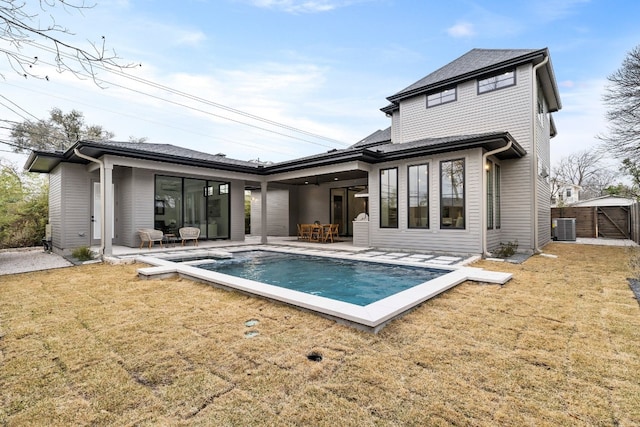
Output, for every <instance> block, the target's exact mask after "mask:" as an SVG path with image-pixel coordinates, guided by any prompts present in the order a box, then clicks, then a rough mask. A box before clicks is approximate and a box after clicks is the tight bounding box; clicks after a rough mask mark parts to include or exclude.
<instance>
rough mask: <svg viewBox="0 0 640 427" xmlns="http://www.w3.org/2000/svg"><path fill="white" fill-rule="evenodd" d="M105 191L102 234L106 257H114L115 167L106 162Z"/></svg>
mask: <svg viewBox="0 0 640 427" xmlns="http://www.w3.org/2000/svg"><path fill="white" fill-rule="evenodd" d="M102 188H103V189H104V198H103V201H104V205H103V207H102V209H103V212H104V216H103V218H102V221H103V230H104V232H103V233H104V234H102V239H103V246H104V255H106V256H111V255H113V247H112V240H113V237H112V236H113V222H114V221H113V219H114V218H113V214H114V212H113V211H114V206H113V165H111V164H109V163H108V162H105V165H104V185H103V187H102Z"/></svg>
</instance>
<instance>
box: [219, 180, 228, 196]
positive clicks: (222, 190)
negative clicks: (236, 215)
mask: <svg viewBox="0 0 640 427" xmlns="http://www.w3.org/2000/svg"><path fill="white" fill-rule="evenodd" d="M218 194H229V184H228V183H225V184H220V185H219V186H218Z"/></svg>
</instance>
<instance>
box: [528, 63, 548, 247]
mask: <svg viewBox="0 0 640 427" xmlns="http://www.w3.org/2000/svg"><path fill="white" fill-rule="evenodd" d="M547 62H549V56H547V57H546V58H544V60H543V61H542V62H541V63H539V64H538V65H534V66H533V78H532V79H531V80H532V82H533V96H532V99H533V108H532V109H531V112H532V115H531V128H532V136H533V141H532V142H531V147H532V149H531V152H532V153H533V156H534V157H533V165H532V167H531V169H532V172H533V174H532V177H533V251H534V252H535V253H540V252H542V251H541V250H540V248H539V247H538V228H539V226H538V139H537V132H536V127H537V124H536V114H537V110H538V68H540V67H542V66H544V65H546V64H547Z"/></svg>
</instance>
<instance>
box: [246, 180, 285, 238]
mask: <svg viewBox="0 0 640 427" xmlns="http://www.w3.org/2000/svg"><path fill="white" fill-rule="evenodd" d="M261 200H262V195H261V192H260V191H259V190H254V191H251V234H253V235H259V234H261V233H262V225H261V223H260V218H261V216H262V205H261ZM267 235H268V236H289V190H286V189H279V188H276V189H269V190H267Z"/></svg>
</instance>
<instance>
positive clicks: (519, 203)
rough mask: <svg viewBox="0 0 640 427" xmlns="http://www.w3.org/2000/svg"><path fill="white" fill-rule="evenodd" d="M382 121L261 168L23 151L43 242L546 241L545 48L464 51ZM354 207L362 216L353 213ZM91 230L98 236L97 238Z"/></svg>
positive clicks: (161, 153) (556, 101) (132, 150)
mask: <svg viewBox="0 0 640 427" xmlns="http://www.w3.org/2000/svg"><path fill="white" fill-rule="evenodd" d="M388 101H389V102H390V103H389V105H387V106H386V107H384V108H382V111H383V112H384V113H385V114H386V115H387V116H388V117H389V118H390V120H391V126H390V127H389V128H388V129H385V130H380V131H376V132H374V133H373V134H371V135H370V136H368V137H366V138H365V139H363V140H361V141H359V142H358V143H356V144H354V145H353V146H351V147H349V148H347V149H343V150H331V151H329V152H326V153H321V154H318V155H315V156H309V157H305V158H301V159H295V160H291V161H285V162H280V163H275V164H270V165H258V164H255V163H251V162H245V161H240V160H234V159H230V158H227V157H225V156H224V155H210V154H206V153H199V152H196V151H193V150H189V149H185V148H181V147H177V146H174V145H167V144H149V143H122V142H95V141H80V142H78V143H76V144H75V145H74V146H73V147H72V148H70V149H69V150H67V151H66V152H64V153H60V152H55V153H51V152H40V151H36V152H33V153H32V154H31V155H30V157H29V159H28V161H27V164H26V168H27V169H28V170H30V171H33V172H43V173H49V175H50V223H51V225H52V234H53V236H52V237H53V239H52V240H53V242H52V243H53V247H54V249H55V250H56V251H59V252H68V251H70V250H72V249H73V248H74V247H77V246H81V245H89V244H92V245H100V246H101V249H102V251H103V252H104V253H105V254H109V253H111V251H112V245H124V246H132V247H133V246H137V245H138V243H139V241H138V240H137V237H136V230H137V229H138V228H142V227H145V228H149V227H151V228H156V229H162V230H165V231H167V230H173V229H175V227H182V226H187V225H188V226H194V227H199V228H200V230H201V237H202V238H205V239H230V240H236V241H239V240H244V225H245V222H244V221H245V213H244V191H245V189H250V190H251V194H252V234H259V235H261V236H262V241H263V242H267V241H268V236H272V235H279V236H289V235H295V234H296V225H297V224H298V223H309V222H314V221H316V220H317V221H320V222H323V223H334V224H339V225H340V234H342V235H348V236H353V244H354V245H362V246H370V247H378V248H394V249H398V250H405V249H406V250H415V251H438V252H451V253H465V254H474V253H475V254H481V253H488V252H490V251H491V250H493V249H495V248H496V247H498V246H499V243H500V242H505V243H506V242H515V241H517V242H518V247H519V249H520V250H524V251H535V250H537V249H538V248H540V247H541V246H543V245H544V244H545V243H547V242H548V241H549V240H550V236H551V230H550V209H549V202H550V190H549V184H548V181H547V178H548V170H549V164H550V159H549V156H550V147H549V146H550V138H551V137H552V136H553V135H555V126H554V122H553V119H552V117H551V113H552V112H555V111H558V110H559V109H560V107H561V104H560V98H559V94H558V88H557V85H556V81H555V76H554V73H553V67H552V66H551V62H550V58H549V52H548V50H547V49H515V50H514V49H504V50H487V49H473V50H471V51H469V52H468V53H466V54H464V55H463V56H461V57H460V58H458V59H456V60H454V61H453V62H451V63H449V64H447V65H445V66H444V67H442V68H440V69H438V70H436V71H434V72H432V73H431V74H429V75H427V76H426V77H424V78H423V79H421V80H419V81H417V82H416V83H414V84H412V85H410V86H408V87H407V88H405V89H403V90H401V91H399V92H397V93H396V94H394V95H392V96H390V97H388ZM362 211H367V212H368V218H367V220H365V221H353V219H354V218H356V216H358V214H359V213H361V212H362ZM102 236H109V237H107V238H103V237H102Z"/></svg>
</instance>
